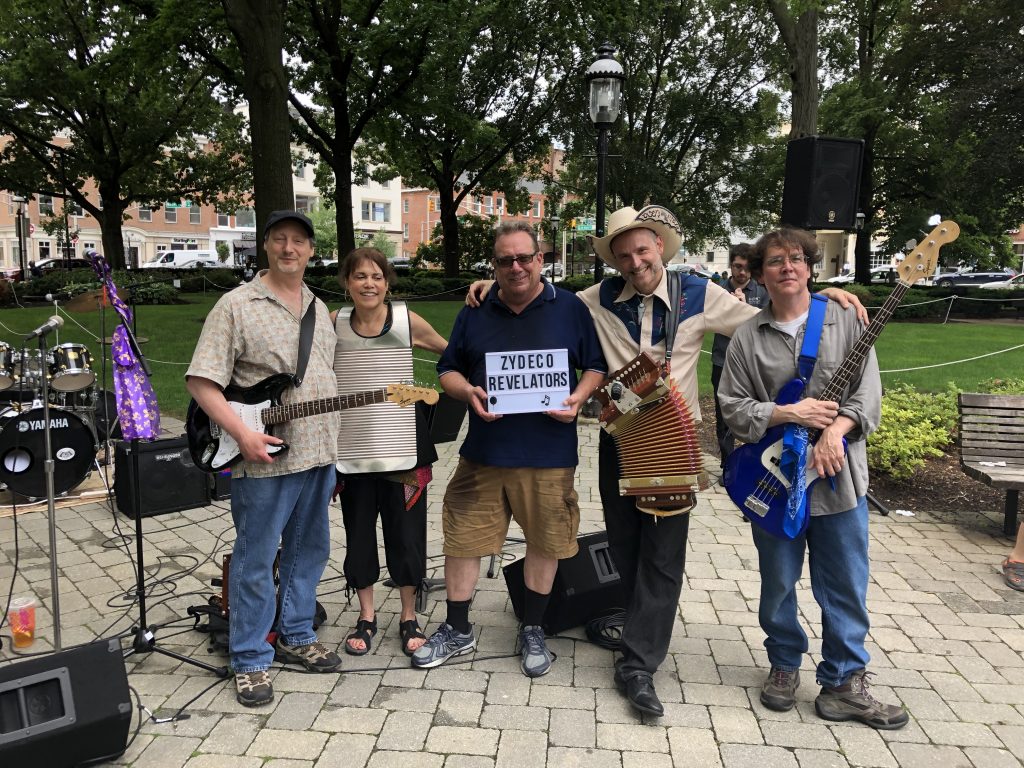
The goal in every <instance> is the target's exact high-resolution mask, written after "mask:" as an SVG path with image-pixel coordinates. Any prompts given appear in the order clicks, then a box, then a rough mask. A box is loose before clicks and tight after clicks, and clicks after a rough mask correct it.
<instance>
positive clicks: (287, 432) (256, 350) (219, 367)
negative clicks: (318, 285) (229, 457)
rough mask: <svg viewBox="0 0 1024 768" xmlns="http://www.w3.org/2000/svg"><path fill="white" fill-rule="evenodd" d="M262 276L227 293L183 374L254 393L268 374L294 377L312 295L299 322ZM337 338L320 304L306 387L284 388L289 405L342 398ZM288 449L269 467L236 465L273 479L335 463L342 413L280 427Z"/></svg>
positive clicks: (212, 312) (208, 319)
mask: <svg viewBox="0 0 1024 768" xmlns="http://www.w3.org/2000/svg"><path fill="white" fill-rule="evenodd" d="M264 274H265V271H263V272H260V274H259V275H257V277H256V278H255V279H254V280H252V282H249V283H246V284H245V285H242V286H239V287H238V288H235V289H234V290H233V291H230V292H228V293H226V294H225V295H224V296H222V297H221V299H220V301H218V302H217V303H216V305H214V307H213V309H212V310H210V314H209V315H207V317H206V322H205V323H204V325H203V332H202V334H201V335H200V336H199V342H198V343H197V344H196V349H195V352H194V353H193V355H192V364H191V365H190V366H189V368H188V371H187V372H186V373H185V376H186V377H188V376H201V377H202V378H204V379H210V380H211V381H213V382H215V383H216V384H218V385H219V386H221V387H222V388H223V387H226V386H227V385H228V384H233V385H235V386H239V387H251V386H253V385H254V384H258V383H259V382H261V381H263V379H265V378H267V377H268V376H272V375H274V374H278V373H294V372H295V367H296V363H297V361H298V356H299V327H300V324H301V321H302V315H303V314H305V311H306V309H307V308H308V307H309V304H310V302H311V301H315V297H314V296H313V294H312V292H311V291H310V290H309V288H307V287H306V286H305V285H303V286H302V313H301V314H300V315H299V316H298V317H296V316H295V315H293V314H292V313H291V311H290V310H289V309H288V308H287V307H286V306H285V305H284V304H283V303H281V302H280V301H279V300H278V299H277V297H276V296H275V295H274V294H273V292H272V291H270V289H268V288H267V286H266V285H265V284H264V282H263V280H262V277H263V275H264ZM336 342H337V336H336V334H335V333H334V326H333V324H332V323H331V317H330V313H329V312H328V309H327V306H326V305H325V304H324V303H323V302H322V301H317V302H316V329H315V331H314V333H313V347H312V349H311V350H310V353H309V362H308V364H307V366H306V375H305V377H304V379H303V381H302V386H301V387H298V388H294V387H290V388H288V389H287V390H285V392H284V394H283V396H282V401H283V402H284V403H286V404H287V403H301V402H306V401H308V400H320V399H323V398H333V397H336V396H337V393H338V387H337V383H336V380H335V376H334V346H335V344H336ZM274 434H275V435H276V436H277V437H280V438H281V439H282V440H284V441H285V442H286V443H288V445H289V448H288V450H287V451H285V453H284V454H283V455H282V456H279V457H277V458H276V459H274V461H273V462H272V463H270V464H259V463H252V462H248V461H243V462H241V463H240V464H238V465H236V466H235V467H234V471H235V472H244V473H245V474H246V475H247V476H250V477H274V476H277V475H285V474H289V473H292V472H300V471H303V470H306V469H310V468H312V467H322V466H326V465H328V464H333V463H334V459H335V454H336V450H337V442H338V414H337V412H334V413H325V414H317V415H315V416H310V417H307V418H303V419H295V420H294V421H290V422H287V423H285V424H279V425H277V426H275V427H274Z"/></svg>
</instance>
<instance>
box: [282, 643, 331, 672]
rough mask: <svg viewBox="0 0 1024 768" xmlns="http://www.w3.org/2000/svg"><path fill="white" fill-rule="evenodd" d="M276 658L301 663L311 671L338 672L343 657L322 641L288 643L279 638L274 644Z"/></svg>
mask: <svg viewBox="0 0 1024 768" xmlns="http://www.w3.org/2000/svg"><path fill="white" fill-rule="evenodd" d="M274 660H275V661H283V662H287V663H291V664H301V665H302V666H304V667H305V668H306V669H308V670H309V671H310V672H337V671H338V670H339V669H341V657H340V656H339V655H338V654H336V653H335V652H334V651H332V650H331V649H330V648H328V647H327V646H326V645H324V644H323V643H321V642H320V641H314V642H312V643H309V644H308V645H288V644H287V643H285V642H284V640H282V639H281V638H278V639H277V642H276V643H275V644H274Z"/></svg>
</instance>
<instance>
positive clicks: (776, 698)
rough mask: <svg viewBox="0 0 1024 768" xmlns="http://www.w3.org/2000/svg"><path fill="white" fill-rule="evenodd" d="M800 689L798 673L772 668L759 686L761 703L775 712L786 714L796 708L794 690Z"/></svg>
mask: <svg viewBox="0 0 1024 768" xmlns="http://www.w3.org/2000/svg"><path fill="white" fill-rule="evenodd" d="M799 687H800V671H799V670H793V671H792V672H787V671H786V670H784V669H779V668H778V667H772V671H771V672H769V673H768V679H767V680H765V681H764V685H762V686H761V703H762V704H764V705H765V706H766V707H768V709H774V710H775V711H776V712H788V711H789V710H791V709H792V708H793V707H795V706H796V689H797V688H799Z"/></svg>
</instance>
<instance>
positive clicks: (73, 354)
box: [50, 344, 96, 392]
mask: <svg viewBox="0 0 1024 768" xmlns="http://www.w3.org/2000/svg"><path fill="white" fill-rule="evenodd" d="M50 376H51V377H52V381H51V382H50V386H51V387H53V389H55V390H57V391H58V392H78V391H79V390H82V389H85V388H86V387H91V386H92V385H93V384H94V383H95V381H96V374H95V373H93V372H92V355H91V354H90V353H89V350H88V348H87V347H86V346H85V345H84V344H58V345H57V346H56V347H53V348H52V349H51V350H50Z"/></svg>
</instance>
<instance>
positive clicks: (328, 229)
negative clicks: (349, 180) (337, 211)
mask: <svg viewBox="0 0 1024 768" xmlns="http://www.w3.org/2000/svg"><path fill="white" fill-rule="evenodd" d="M308 215H309V219H310V221H312V222H313V232H314V233H315V235H316V237H315V242H316V255H317V257H318V258H321V259H335V258H337V257H338V223H337V218H336V217H335V215H334V208H332V207H331V206H330V205H318V206H317V207H316V208H314V209H313V210H311V211H308ZM346 253H347V251H346Z"/></svg>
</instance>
